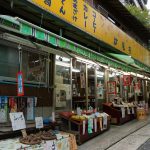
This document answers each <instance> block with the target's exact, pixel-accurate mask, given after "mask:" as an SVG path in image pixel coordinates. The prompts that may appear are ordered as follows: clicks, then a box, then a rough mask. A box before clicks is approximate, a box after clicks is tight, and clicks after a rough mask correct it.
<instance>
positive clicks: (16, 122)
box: [9, 112, 26, 131]
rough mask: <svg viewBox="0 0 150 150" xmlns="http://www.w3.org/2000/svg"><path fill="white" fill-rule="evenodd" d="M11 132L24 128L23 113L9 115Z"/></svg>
mask: <svg viewBox="0 0 150 150" xmlns="http://www.w3.org/2000/svg"><path fill="white" fill-rule="evenodd" d="M9 116H10V120H11V124H12V128H13V131H16V130H21V129H25V128H26V124H25V119H24V115H23V112H16V113H9Z"/></svg>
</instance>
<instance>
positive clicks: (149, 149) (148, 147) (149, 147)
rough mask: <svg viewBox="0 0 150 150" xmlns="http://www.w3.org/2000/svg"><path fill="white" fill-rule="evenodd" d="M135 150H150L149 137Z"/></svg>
mask: <svg viewBox="0 0 150 150" xmlns="http://www.w3.org/2000/svg"><path fill="white" fill-rule="evenodd" d="M137 150H150V139H148V140H147V141H146V142H145V143H144V144H142V145H141V146H140V147H139V148H138V149H137Z"/></svg>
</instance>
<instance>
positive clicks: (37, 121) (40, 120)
mask: <svg viewBox="0 0 150 150" xmlns="http://www.w3.org/2000/svg"><path fill="white" fill-rule="evenodd" d="M35 125H36V128H37V129H40V128H43V118H42V117H35Z"/></svg>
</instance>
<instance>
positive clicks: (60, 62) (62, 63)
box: [56, 61, 70, 67]
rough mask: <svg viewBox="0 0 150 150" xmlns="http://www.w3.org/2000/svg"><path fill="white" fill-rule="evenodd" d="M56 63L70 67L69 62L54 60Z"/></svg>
mask: <svg viewBox="0 0 150 150" xmlns="http://www.w3.org/2000/svg"><path fill="white" fill-rule="evenodd" d="M56 65H58V66H63V67H70V64H68V63H65V62H62V61H56Z"/></svg>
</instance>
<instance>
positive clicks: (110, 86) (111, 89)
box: [107, 81, 116, 95]
mask: <svg viewBox="0 0 150 150" xmlns="http://www.w3.org/2000/svg"><path fill="white" fill-rule="evenodd" d="M107 91H108V94H114V95H115V94H116V81H108V82H107Z"/></svg>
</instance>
